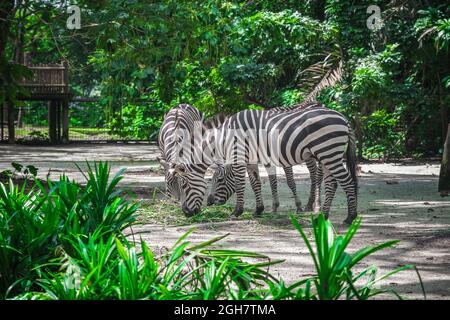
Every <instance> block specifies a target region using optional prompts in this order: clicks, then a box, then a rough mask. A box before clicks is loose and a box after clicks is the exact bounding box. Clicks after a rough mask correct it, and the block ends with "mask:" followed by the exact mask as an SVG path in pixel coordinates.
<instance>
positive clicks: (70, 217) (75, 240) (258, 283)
mask: <svg viewBox="0 0 450 320" xmlns="http://www.w3.org/2000/svg"><path fill="white" fill-rule="evenodd" d="M87 169H88V170H87V174H86V185H85V186H81V185H79V184H77V183H76V182H74V181H70V180H68V179H67V178H66V177H65V176H62V177H61V178H60V179H59V180H58V181H56V182H55V183H53V182H50V181H48V182H47V185H45V186H44V185H43V184H42V183H41V182H40V181H38V180H35V181H34V184H32V185H31V186H30V185H28V184H27V183H25V184H23V185H22V186H21V187H19V186H17V185H15V184H14V183H13V182H12V181H10V182H9V183H8V184H7V185H5V184H2V183H0V275H1V277H0V298H2V299H4V298H10V299H45V300H58V299H64V300H79V299H83V300H86V299H127V300H128V299H131V300H135V299H153V300H160V299H177V300H184V299H204V300H207V299H256V300H259V299H296V300H298V299H299V300H318V299H369V298H371V297H373V296H375V295H378V294H381V293H386V292H391V293H393V294H395V295H397V296H398V294H396V293H395V291H392V290H390V289H380V288H378V283H379V282H380V281H381V280H384V279H386V278H387V277H389V276H391V275H392V274H395V273H397V272H399V271H401V270H404V269H407V268H409V267H411V266H410V265H408V266H404V267H400V268H397V269H395V270H393V271H391V272H389V273H387V274H385V275H382V276H377V268H376V267H369V268H366V269H364V270H362V271H359V270H360V269H361V268H360V267H359V265H358V264H359V263H360V262H361V261H362V260H363V259H365V258H366V257H368V256H369V255H370V254H372V253H374V252H377V251H379V250H381V249H384V248H387V247H390V246H392V245H394V244H396V243H397V241H388V242H385V243H381V244H377V245H371V246H368V247H365V248H362V249H360V250H357V251H356V252H354V253H348V252H347V247H348V245H349V243H350V242H351V240H352V238H353V236H354V235H355V233H356V232H357V230H358V228H359V226H360V223H361V220H360V219H357V220H355V222H354V223H353V224H352V225H351V226H350V228H349V230H348V231H347V232H346V234H345V235H343V236H341V235H336V234H335V232H334V229H333V226H332V225H331V223H330V222H329V221H327V220H325V218H324V217H323V215H319V216H318V217H317V219H316V220H311V221H312V225H313V228H312V233H313V235H314V238H313V242H311V241H310V240H309V239H308V237H307V235H306V233H305V231H304V229H303V227H301V226H300V225H299V223H298V222H297V220H296V219H295V218H294V216H291V220H292V223H293V225H294V226H295V228H297V230H298V231H299V233H300V235H301V237H302V239H303V240H304V242H305V244H306V246H307V248H308V250H309V253H310V255H311V258H312V259H313V262H314V265H315V267H316V274H314V275H312V276H310V277H307V278H305V279H301V280H299V281H297V282H295V283H294V284H292V285H290V286H286V285H285V283H284V281H283V280H282V279H278V278H276V277H274V276H273V275H272V274H271V273H270V271H269V270H270V269H269V268H270V267H271V266H273V265H274V264H278V263H281V262H282V261H280V260H271V259H269V257H267V256H265V255H262V254H258V253H254V252H246V251H237V250H232V249H221V248H220V246H217V244H218V242H219V241H221V240H222V239H223V238H225V237H226V236H227V235H223V236H218V237H216V238H213V239H210V240H207V241H204V242H202V243H196V244H192V243H190V242H189V241H188V240H187V239H188V236H189V234H190V233H191V232H192V231H193V229H191V230H189V231H188V232H187V233H186V234H184V235H183V236H181V237H180V238H179V239H178V240H177V241H176V242H175V244H174V245H173V246H172V247H171V248H169V249H167V250H164V251H162V252H160V253H158V254H155V253H154V252H153V251H152V250H151V249H150V248H149V247H148V246H147V244H146V243H145V242H144V241H142V240H141V241H140V243H139V247H138V246H137V244H136V243H134V242H130V241H129V240H128V239H129V238H128V237H126V236H125V234H124V231H125V229H126V228H127V227H128V226H130V225H131V223H132V222H133V220H134V218H135V212H136V209H137V206H136V205H135V204H131V203H130V202H129V200H127V197H126V195H125V194H124V193H123V192H122V191H121V190H120V189H118V188H117V185H118V183H119V182H120V174H121V172H119V173H118V174H117V175H115V176H113V177H111V176H110V170H109V166H108V165H107V164H105V163H98V164H95V166H94V167H91V166H90V165H88V166H87ZM313 244H315V247H316V251H314V249H313ZM355 270H358V271H355ZM398 297H400V296H398Z"/></svg>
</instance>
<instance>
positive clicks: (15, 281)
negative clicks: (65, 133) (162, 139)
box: [0, 163, 137, 298]
mask: <svg viewBox="0 0 450 320" xmlns="http://www.w3.org/2000/svg"><path fill="white" fill-rule="evenodd" d="M86 179H87V181H86V182H87V183H86V186H81V185H79V184H77V183H75V182H74V181H69V179H68V178H67V177H65V176H62V177H61V178H60V179H59V181H57V182H51V181H47V183H46V185H44V184H43V183H42V182H41V181H39V180H37V179H35V180H34V184H33V185H32V186H31V187H30V186H29V182H30V181H28V180H25V181H24V182H23V184H22V186H21V187H19V186H17V185H15V184H14V182H13V181H12V180H9V183H8V184H7V185H4V184H2V183H0V298H1V297H5V296H6V295H7V294H9V295H11V294H15V293H20V292H23V291H27V290H29V289H30V286H33V285H35V284H36V283H35V281H34V280H35V279H37V278H39V277H40V274H41V272H42V268H43V269H45V270H47V269H48V270H50V271H54V270H55V268H56V267H55V265H54V264H50V265H48V264H47V263H48V262H49V261H51V260H52V259H55V258H58V251H61V249H62V250H64V251H66V252H70V253H71V254H73V255H76V251H75V248H74V246H73V242H74V241H75V240H76V239H78V238H80V237H89V236H90V235H93V234H94V233H97V234H100V235H102V237H104V238H107V237H108V236H112V235H115V236H117V237H119V238H123V235H122V233H121V232H122V230H124V229H125V228H126V227H128V226H129V225H130V224H131V223H132V222H133V221H134V218H135V217H134V214H135V211H136V209H137V206H136V205H135V204H131V203H130V202H129V201H128V200H126V199H125V197H124V193H123V191H121V190H120V189H117V184H118V182H119V181H120V179H121V178H120V173H119V174H118V175H116V176H114V177H112V178H111V179H110V169H109V166H108V165H107V164H106V163H98V164H95V166H94V168H91V167H90V166H88V170H87V175H86Z"/></svg>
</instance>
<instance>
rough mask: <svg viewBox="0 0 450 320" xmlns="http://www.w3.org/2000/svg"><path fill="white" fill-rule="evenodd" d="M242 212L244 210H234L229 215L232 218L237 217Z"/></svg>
mask: <svg viewBox="0 0 450 320" xmlns="http://www.w3.org/2000/svg"><path fill="white" fill-rule="evenodd" d="M243 212H244V209H234V211H233V213H232V214H231V215H232V216H234V217H239V216H240V215H241V214H242V213H243Z"/></svg>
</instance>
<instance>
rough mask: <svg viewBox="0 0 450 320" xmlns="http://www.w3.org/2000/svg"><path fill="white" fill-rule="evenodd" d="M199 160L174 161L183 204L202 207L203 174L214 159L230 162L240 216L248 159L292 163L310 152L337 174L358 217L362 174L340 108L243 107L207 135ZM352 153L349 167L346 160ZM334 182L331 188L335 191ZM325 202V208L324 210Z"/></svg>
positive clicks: (352, 212)
mask: <svg viewBox="0 0 450 320" xmlns="http://www.w3.org/2000/svg"><path fill="white" fill-rule="evenodd" d="M201 152H202V155H203V158H202V161H200V162H189V161H188V162H186V161H185V162H184V163H181V164H177V165H176V166H175V172H176V175H177V176H178V177H179V178H180V181H181V182H180V190H181V193H182V194H183V198H184V201H183V203H182V205H183V206H182V207H183V210H184V211H185V212H186V213H188V214H189V213H192V212H193V210H195V211H198V210H199V208H198V207H199V206H201V202H202V198H203V197H204V195H205V192H206V183H205V179H204V174H205V172H206V169H207V168H208V167H209V166H210V165H212V164H214V163H220V162H224V163H231V165H232V172H234V179H235V185H236V194H237V197H236V206H235V210H234V212H233V214H234V215H236V216H238V215H240V214H241V213H242V212H243V208H244V187H245V170H246V168H247V167H248V165H252V164H257V163H258V162H259V163H263V164H268V165H271V166H281V167H289V166H293V165H297V164H300V163H302V162H304V161H306V160H308V159H310V158H314V159H315V160H317V161H319V162H320V163H321V165H322V166H323V167H324V170H325V172H326V173H325V175H326V180H327V181H329V180H331V179H335V180H336V181H337V182H339V184H340V185H341V186H342V187H343V189H344V191H345V192H346V195H347V203H348V217H347V219H346V221H345V222H347V223H350V222H351V221H352V220H353V219H354V218H355V217H356V214H357V213H356V210H357V180H356V156H355V145H354V138H353V133H352V131H351V128H350V125H349V123H348V122H347V120H346V119H345V118H344V117H343V116H342V115H341V114H340V113H339V112H337V111H334V110H329V109H326V108H310V109H307V110H302V111H295V110H293V111H289V112H283V113H273V112H270V111H260V110H244V111H241V112H239V113H237V114H235V115H233V116H231V117H230V118H228V119H227V120H226V121H225V122H224V124H223V125H222V126H220V127H219V128H218V129H216V130H213V131H212V132H209V133H208V134H207V135H206V137H205V138H204V139H203V144H202V148H201ZM344 154H346V155H347V167H348V169H347V168H346V167H345V166H344V161H343V160H344ZM333 190H335V188H334V187H333V188H332V189H329V190H327V189H326V193H330V192H334V191H333ZM325 209H326V208H325V205H324V211H326V210H325Z"/></svg>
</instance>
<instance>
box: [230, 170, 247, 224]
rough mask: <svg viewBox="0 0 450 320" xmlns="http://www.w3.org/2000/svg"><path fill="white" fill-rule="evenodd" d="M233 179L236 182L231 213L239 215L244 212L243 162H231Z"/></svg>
mask: <svg viewBox="0 0 450 320" xmlns="http://www.w3.org/2000/svg"><path fill="white" fill-rule="evenodd" d="M231 169H232V170H233V171H234V180H235V184H236V206H235V207H234V211H233V213H232V215H234V216H236V217H239V216H240V215H241V214H242V212H244V191H245V169H246V165H244V164H233V165H232V168H231Z"/></svg>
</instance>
